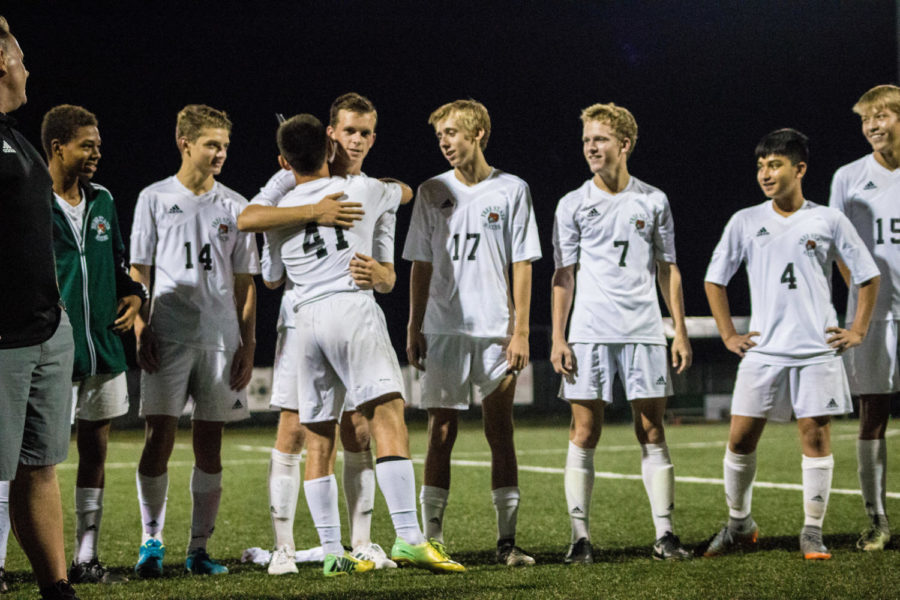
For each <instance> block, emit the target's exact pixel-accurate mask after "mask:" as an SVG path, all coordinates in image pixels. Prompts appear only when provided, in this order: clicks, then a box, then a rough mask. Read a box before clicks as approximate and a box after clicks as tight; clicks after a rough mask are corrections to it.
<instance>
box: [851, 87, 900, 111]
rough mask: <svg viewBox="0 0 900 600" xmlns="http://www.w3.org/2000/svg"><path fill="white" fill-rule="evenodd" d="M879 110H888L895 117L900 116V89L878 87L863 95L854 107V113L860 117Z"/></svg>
mask: <svg viewBox="0 0 900 600" xmlns="http://www.w3.org/2000/svg"><path fill="white" fill-rule="evenodd" d="M879 108H888V109H890V110H891V111H892V112H893V113H894V114H895V115H897V116H900V87H897V86H896V85H876V86H875V87H873V88H872V89H871V90H869V91H868V92H866V93H865V94H863V95H862V96H861V97H860V99H859V101H858V102H857V103H856V104H854V105H853V112H855V113H856V114H858V115H859V116H864V115H865V113H868V112H870V111H871V110H873V109H875V110H877V109H879Z"/></svg>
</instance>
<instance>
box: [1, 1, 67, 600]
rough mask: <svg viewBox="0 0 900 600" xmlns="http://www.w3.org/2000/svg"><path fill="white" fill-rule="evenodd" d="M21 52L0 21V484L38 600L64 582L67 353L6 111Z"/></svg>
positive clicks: (47, 241) (42, 237)
mask: <svg viewBox="0 0 900 600" xmlns="http://www.w3.org/2000/svg"><path fill="white" fill-rule="evenodd" d="M27 78H28V71H27V70H26V69H25V65H24V63H23V55H22V49H21V48H20V47H19V43H18V42H17V41H16V38H15V37H14V36H13V35H12V34H11V33H10V32H9V26H8V24H7V22H6V19H4V18H3V17H0V211H2V212H0V479H4V480H5V479H12V480H13V481H12V483H11V484H10V492H9V508H10V519H11V521H12V524H13V531H15V534H16V538H17V539H18V540H19V545H21V546H22V550H24V551H25V555H26V556H27V557H28V560H29V561H30V562H31V567H32V570H33V571H34V575H35V578H36V579H37V582H38V585H39V586H40V588H41V596H42V597H43V598H70V599H71V598H75V597H76V596H75V591H74V590H73V589H72V587H71V586H70V585H69V582H68V581H66V555H65V548H64V546H63V525H62V503H61V502H60V497H59V483H58V481H57V479H56V467H55V465H56V464H57V463H59V462H62V461H63V460H65V458H66V454H67V452H68V448H69V429H70V418H71V400H70V396H71V376H72V359H73V354H74V347H73V343H72V328H71V326H70V325H69V319H68V317H67V316H66V313H65V311H64V310H62V308H61V307H60V304H59V289H58V288H57V285H56V271H55V266H54V262H53V237H52V236H53V234H52V231H53V229H52V223H51V218H52V217H51V206H52V202H53V191H52V182H51V180H50V174H49V173H48V172H47V168H46V166H45V165H44V162H43V160H42V159H41V157H40V155H39V154H38V153H37V151H36V150H35V149H34V147H32V145H31V144H29V143H28V142H27V141H26V140H25V138H23V137H22V136H21V134H19V133H18V132H17V131H16V130H15V129H13V120H12V118H11V117H9V116H8V115H7V113H9V112H11V111H13V110H15V109H17V108H19V107H20V106H21V105H22V104H24V103H25V99H26V98H25V81H26V79H27Z"/></svg>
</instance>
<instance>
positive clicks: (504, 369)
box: [422, 333, 510, 410]
mask: <svg viewBox="0 0 900 600" xmlns="http://www.w3.org/2000/svg"><path fill="white" fill-rule="evenodd" d="M425 342H426V344H427V345H428V347H427V352H426V359H425V373H424V374H423V375H422V408H426V409H427V408H449V409H453V410H467V409H468V408H469V384H474V385H477V386H478V388H479V390H480V392H481V394H482V396H483V397H484V396H487V395H488V394H490V393H492V392H493V391H494V390H496V389H497V386H498V385H500V382H502V381H503V379H504V378H505V377H506V376H507V375H508V374H509V372H510V370H509V363H508V362H507V361H506V347H507V345H508V344H509V339H508V338H478V337H472V336H468V335H443V334H436V333H428V334H425Z"/></svg>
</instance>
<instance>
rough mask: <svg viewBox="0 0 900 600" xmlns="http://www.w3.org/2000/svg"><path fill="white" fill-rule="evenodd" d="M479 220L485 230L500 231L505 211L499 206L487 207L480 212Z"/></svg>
mask: <svg viewBox="0 0 900 600" xmlns="http://www.w3.org/2000/svg"><path fill="white" fill-rule="evenodd" d="M481 220H482V222H483V224H484V227H485V229H495V230H496V229H501V228H502V227H503V223H504V222H505V221H506V211H505V210H504V209H503V208H501V207H499V206H488V207H487V208H485V209H484V210H483V211H481Z"/></svg>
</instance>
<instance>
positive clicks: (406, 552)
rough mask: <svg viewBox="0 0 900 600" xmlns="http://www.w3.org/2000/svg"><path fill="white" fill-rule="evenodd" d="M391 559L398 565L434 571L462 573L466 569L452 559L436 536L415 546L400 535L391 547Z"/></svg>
mask: <svg viewBox="0 0 900 600" xmlns="http://www.w3.org/2000/svg"><path fill="white" fill-rule="evenodd" d="M391 560H393V561H394V562H396V563H397V565H398V566H405V565H409V566H411V567H417V568H419V569H427V570H429V571H431V572H433V573H462V572H464V571H465V570H466V568H465V567H464V566H462V565H461V564H459V563H458V562H456V561H455V560H453V559H451V558H450V556H449V555H448V554H447V549H446V548H445V547H444V544H442V543H441V542H439V541H437V540H436V539H434V538H431V539H430V540H428V541H427V542H423V543H421V544H416V545H415V546H413V545H412V544H409V543H407V542H406V541H404V540H403V538H399V537H398V538H397V539H396V540H395V541H394V547H393V548H391Z"/></svg>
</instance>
